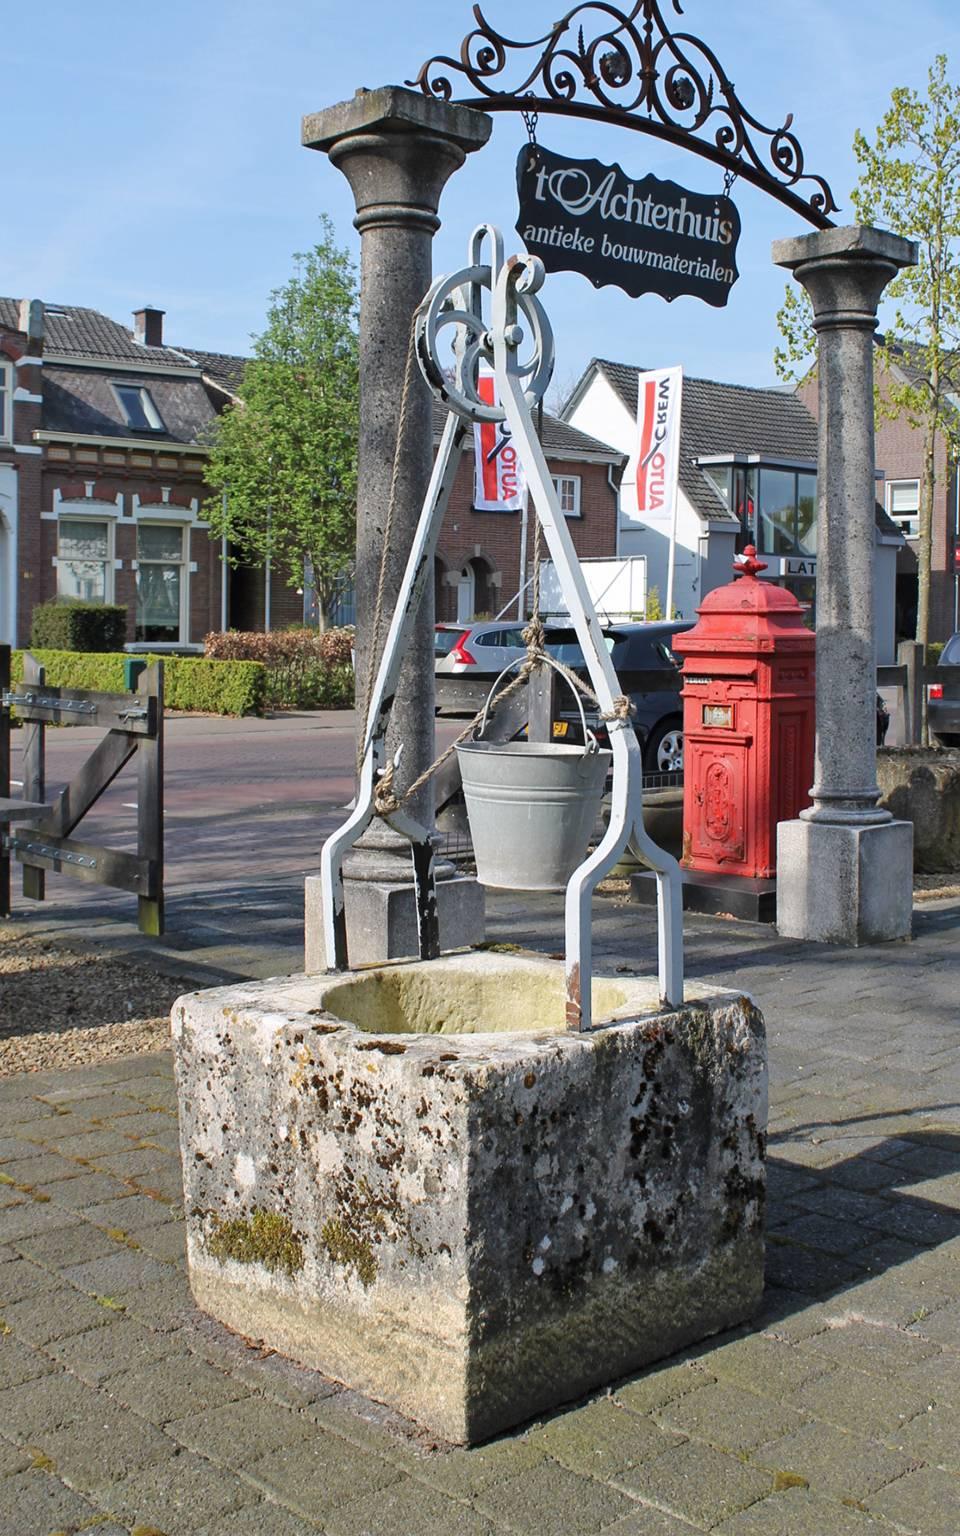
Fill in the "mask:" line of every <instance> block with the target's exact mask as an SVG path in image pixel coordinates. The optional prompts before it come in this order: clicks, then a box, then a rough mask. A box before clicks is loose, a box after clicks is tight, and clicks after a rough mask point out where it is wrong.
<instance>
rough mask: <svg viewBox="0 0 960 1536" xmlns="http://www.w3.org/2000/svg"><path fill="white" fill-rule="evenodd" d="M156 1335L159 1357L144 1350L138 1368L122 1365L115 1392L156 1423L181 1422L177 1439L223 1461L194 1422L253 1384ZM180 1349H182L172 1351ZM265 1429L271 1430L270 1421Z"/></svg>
mask: <svg viewBox="0 0 960 1536" xmlns="http://www.w3.org/2000/svg"><path fill="white" fill-rule="evenodd" d="M133 1326H136V1325H133ZM150 1338H151V1339H153V1340H154V1341H155V1347H154V1353H155V1355H156V1357H157V1358H155V1359H152V1360H151V1358H150V1355H149V1354H148V1353H146V1352H144V1354H143V1356H142V1360H141V1361H139V1362H137V1364H136V1369H128V1370H123V1368H122V1367H121V1368H120V1372H119V1374H116V1375H111V1377H110V1380H109V1382H108V1384H107V1385H108V1390H109V1392H110V1394H111V1396H113V1397H115V1398H116V1399H117V1401H118V1402H120V1403H124V1404H125V1405H126V1406H127V1407H128V1408H132V1409H133V1411H134V1412H135V1413H138V1414H140V1415H142V1417H143V1418H145V1419H149V1420H150V1422H151V1423H152V1424H169V1423H170V1421H171V1420H176V1421H178V1422H180V1424H181V1432H180V1433H178V1431H177V1424H176V1423H175V1424H174V1425H173V1427H172V1428H171V1430H170V1435H171V1437H172V1439H174V1440H175V1441H177V1443H178V1444H183V1445H187V1446H188V1447H189V1448H190V1449H191V1450H195V1451H200V1452H202V1453H203V1454H204V1455H208V1456H210V1457H211V1459H213V1460H219V1459H221V1458H219V1457H217V1456H216V1455H215V1454H214V1442H213V1439H211V1442H210V1445H209V1446H208V1445H206V1444H204V1442H203V1440H202V1439H195V1438H194V1436H193V1434H192V1431H191V1429H190V1426H191V1425H192V1424H193V1423H194V1421H195V1420H196V1422H197V1423H198V1424H203V1423H204V1422H205V1419H206V1415H207V1413H208V1411H209V1410H210V1409H212V1408H217V1407H219V1406H221V1405H222V1404H224V1403H230V1402H233V1401H234V1400H235V1399H237V1398H242V1397H244V1396H245V1395H246V1394H247V1388H246V1387H245V1386H244V1385H243V1383H242V1382H239V1381H235V1380H234V1379H233V1377H231V1376H228V1375H226V1374H225V1372H223V1371H218V1370H215V1369H214V1367H213V1366H212V1365H207V1364H206V1362H205V1361H203V1360H197V1359H196V1358H195V1357H194V1356H192V1355H187V1357H186V1359H184V1353H183V1346H182V1344H181V1343H180V1341H179V1340H175V1339H174V1337H173V1336H172V1335H171V1334H159V1333H158V1334H151V1335H150ZM174 1349H176V1353H171V1351H172V1350H174ZM161 1355H162V1356H163V1358H161ZM133 1358H134V1357H133V1356H132V1354H131V1359H130V1361H129V1362H128V1364H130V1365H132V1364H133ZM269 1406H271V1407H272V1406H273V1405H272V1404H271V1405H269ZM264 1429H265V1431H266V1425H265V1426H264ZM266 1441H267V1437H266V1435H265V1444H264V1445H263V1447H262V1449H263V1450H266V1449H267V1448H268V1443H266ZM269 1443H270V1444H275V1443H277V1442H274V1441H269Z"/></svg>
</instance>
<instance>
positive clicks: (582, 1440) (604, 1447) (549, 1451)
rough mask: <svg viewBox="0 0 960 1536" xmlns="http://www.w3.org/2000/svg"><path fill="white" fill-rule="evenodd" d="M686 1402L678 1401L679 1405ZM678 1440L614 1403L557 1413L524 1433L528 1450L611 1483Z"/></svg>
mask: <svg viewBox="0 0 960 1536" xmlns="http://www.w3.org/2000/svg"><path fill="white" fill-rule="evenodd" d="M707 1390H709V1388H708V1389H707ZM693 1395H694V1396H699V1395H700V1394H698V1393H697V1394H693ZM690 1400H691V1399H690V1398H681V1399H679V1402H681V1403H683V1402H689V1401H690ZM683 1438H684V1437H683V1435H681V1434H677V1433H675V1432H674V1431H673V1430H672V1428H671V1427H669V1426H668V1427H666V1428H664V1427H660V1426H659V1425H657V1424H655V1423H654V1422H653V1420H652V1419H645V1418H641V1417H640V1416H639V1415H638V1414H635V1413H631V1412H630V1411H629V1409H627V1408H625V1407H622V1406H621V1405H620V1404H619V1403H618V1402H617V1401H616V1400H615V1399H614V1398H602V1399H601V1400H600V1401H598V1402H594V1403H589V1404H587V1406H586V1407H585V1408H574V1409H571V1410H569V1411H568V1412H567V1413H560V1414H558V1415H557V1416H556V1418H553V1419H551V1420H550V1421H549V1423H547V1424H544V1425H542V1426H540V1427H537V1428H532V1429H531V1430H530V1431H529V1440H530V1444H531V1445H532V1446H534V1447H535V1448H536V1449H539V1450H542V1451H543V1452H544V1453H545V1454H546V1455H548V1456H550V1457H552V1458H553V1460H554V1461H559V1462H560V1463H561V1465H562V1466H565V1467H567V1468H569V1470H570V1471H571V1472H577V1473H580V1474H582V1475H584V1476H589V1477H596V1478H599V1479H601V1480H609V1479H610V1478H611V1477H616V1475H617V1473H619V1472H620V1471H622V1470H623V1469H624V1468H625V1467H634V1466H638V1465H640V1464H642V1463H644V1462H648V1461H653V1460H655V1459H656V1457H657V1456H662V1455H663V1453H664V1452H665V1451H668V1450H670V1448H671V1447H672V1446H674V1445H678V1444H679V1443H680V1441H681V1440H682V1439H683Z"/></svg>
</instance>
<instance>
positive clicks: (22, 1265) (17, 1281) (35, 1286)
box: [0, 1258, 60, 1308]
mask: <svg viewBox="0 0 960 1536" xmlns="http://www.w3.org/2000/svg"><path fill="white" fill-rule="evenodd" d="M59 1283H60V1282H59V1278H58V1277H57V1276H56V1275H51V1274H50V1273H49V1271H48V1270H46V1269H42V1268H41V1267H40V1265H39V1264H33V1263H31V1261H30V1260H29V1259H24V1258H16V1259H8V1260H7V1261H6V1263H3V1264H0V1307H2V1308H6V1307H8V1306H9V1305H10V1303H11V1302H14V1301H22V1300H23V1298H24V1297H25V1296H35V1295H36V1294H37V1293H38V1292H39V1291H49V1290H52V1289H54V1288H55V1287H56V1286H57V1285H58V1284H59Z"/></svg>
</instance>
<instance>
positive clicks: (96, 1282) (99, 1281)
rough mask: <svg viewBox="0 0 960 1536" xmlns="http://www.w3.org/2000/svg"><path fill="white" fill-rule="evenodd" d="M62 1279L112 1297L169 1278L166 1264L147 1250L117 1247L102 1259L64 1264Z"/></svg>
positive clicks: (81, 1287) (86, 1289) (81, 1288)
mask: <svg viewBox="0 0 960 1536" xmlns="http://www.w3.org/2000/svg"><path fill="white" fill-rule="evenodd" d="M61 1273H62V1274H63V1277H64V1279H66V1280H69V1281H70V1284H71V1285H75V1286H78V1287H79V1289H80V1290H83V1291H94V1292H96V1294H97V1295H100V1296H112V1295H115V1294H116V1293H117V1292H119V1291H126V1290H129V1289H130V1288H131V1286H137V1287H140V1286H144V1285H150V1284H151V1283H153V1282H154V1281H157V1280H165V1279H167V1278H169V1275H170V1266H169V1265H167V1264H163V1263H161V1262H160V1260H159V1259H154V1258H151V1257H150V1255H149V1254H148V1253H136V1252H134V1251H133V1250H131V1249H129V1248H127V1247H120V1248H119V1250H118V1251H117V1252H115V1253H112V1254H109V1255H107V1256H106V1257H105V1258H102V1259H91V1260H89V1261H88V1262H87V1263H84V1264H67V1265H66V1266H65V1267H64V1268H63V1269H62V1271H61Z"/></svg>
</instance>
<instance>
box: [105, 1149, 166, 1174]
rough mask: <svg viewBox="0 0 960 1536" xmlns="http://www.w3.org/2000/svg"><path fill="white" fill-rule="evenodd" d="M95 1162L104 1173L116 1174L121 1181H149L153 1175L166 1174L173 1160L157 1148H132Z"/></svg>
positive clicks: (108, 1154)
mask: <svg viewBox="0 0 960 1536" xmlns="http://www.w3.org/2000/svg"><path fill="white" fill-rule="evenodd" d="M127 1145H128V1147H129V1143H128V1144H127ZM95 1161H96V1165H97V1167H98V1168H99V1169H101V1170H102V1171H103V1172H104V1173H113V1174H116V1176H117V1178H119V1179H137V1180H138V1181H140V1180H144V1181H149V1175H150V1174H151V1173H155V1172H157V1171H160V1170H162V1171H164V1172H165V1171H166V1170H167V1169H168V1168H169V1166H170V1162H171V1159H170V1157H169V1156H168V1155H167V1154H166V1153H165V1152H163V1151H161V1150H159V1149H158V1148H157V1147H130V1149H129V1150H128V1151H123V1152H109V1153H106V1154H104V1155H103V1156H102V1157H97V1158H96V1159H95Z"/></svg>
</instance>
